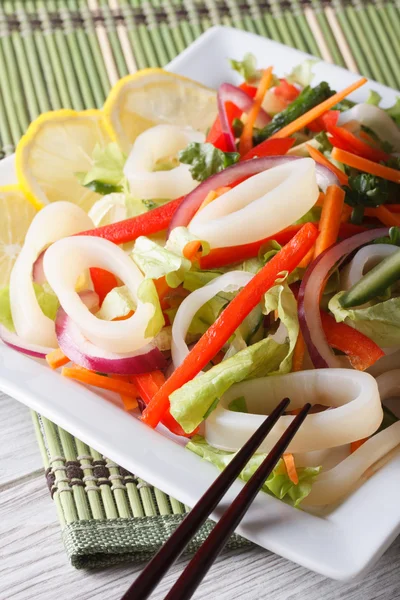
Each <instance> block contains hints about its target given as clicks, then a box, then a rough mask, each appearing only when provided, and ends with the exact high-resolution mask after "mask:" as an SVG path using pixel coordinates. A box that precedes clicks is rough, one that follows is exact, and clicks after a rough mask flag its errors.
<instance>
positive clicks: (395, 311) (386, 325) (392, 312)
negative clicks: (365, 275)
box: [328, 292, 400, 348]
mask: <svg viewBox="0 0 400 600" xmlns="http://www.w3.org/2000/svg"><path fill="white" fill-rule="evenodd" d="M343 294H344V292H339V293H338V294H336V295H335V296H334V297H333V298H332V299H331V300H330V302H329V305H328V308H329V310H330V311H331V312H332V314H333V315H334V317H335V319H336V321H337V322H338V323H340V322H342V321H345V322H346V323H347V325H350V326H351V327H354V329H357V330H358V331H360V332H361V333H363V334H364V335H366V336H367V337H369V338H371V340H373V341H374V342H375V343H376V344H378V346H381V347H382V348H392V347H394V346H398V345H400V297H397V298H390V300H385V301H384V302H378V303H377V304H374V305H372V306H368V307H366V308H353V309H345V308H343V307H342V306H341V304H340V297H341V296H342V295H343Z"/></svg>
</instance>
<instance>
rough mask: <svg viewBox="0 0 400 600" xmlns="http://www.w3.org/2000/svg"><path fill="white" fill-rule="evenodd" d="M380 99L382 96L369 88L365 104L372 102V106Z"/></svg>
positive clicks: (377, 104)
mask: <svg viewBox="0 0 400 600" xmlns="http://www.w3.org/2000/svg"><path fill="white" fill-rule="evenodd" d="M381 100H382V96H381V95H380V94H378V92H376V91H375V90H369V94H368V98H367V99H366V101H365V103H366V104H373V105H374V106H379V103H380V101H381Z"/></svg>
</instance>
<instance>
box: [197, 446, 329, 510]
mask: <svg viewBox="0 0 400 600" xmlns="http://www.w3.org/2000/svg"><path fill="white" fill-rule="evenodd" d="M186 448H187V449H188V450H191V451H192V452H194V453H195V454H197V455H198V456H201V458H204V460H207V461H208V462H210V463H212V464H213V465H215V466H216V467H218V469H220V470H221V471H223V470H224V469H225V467H226V466H227V465H228V464H229V463H230V462H231V460H232V459H233V457H234V456H235V454H236V453H235V452H226V451H224V450H219V449H218V448H214V447H213V446H210V444H208V443H207V441H206V440H205V439H204V438H203V437H201V436H200V435H195V436H194V437H193V438H192V439H191V440H190V441H189V442H188V444H187V445H186ZM266 456H267V455H266V454H254V456H252V457H251V459H250V460H249V462H248V463H247V465H246V466H245V468H244V469H243V471H242V472H241V473H240V475H239V477H240V479H242V480H243V481H248V480H249V479H250V477H251V476H252V475H253V474H254V473H255V472H256V470H257V469H258V467H259V466H260V465H261V463H262V462H263V460H264V459H265V457H266ZM320 472H321V467H299V468H298V469H297V473H298V476H299V483H298V484H297V485H296V484H294V483H293V482H292V481H290V479H289V477H288V475H287V471H286V468H285V465H284V462H283V460H282V459H280V460H279V462H278V464H277V465H276V467H275V469H274V470H273V471H272V473H271V475H270V476H269V477H268V479H267V480H266V481H265V483H264V485H263V487H262V489H263V491H264V492H267V494H270V495H272V496H275V497H276V498H279V499H280V500H284V501H285V502H287V503H288V504H291V505H292V506H299V505H300V503H301V502H302V500H304V498H306V497H307V496H308V494H309V493H310V492H311V488H312V485H313V483H314V481H315V480H316V478H317V476H318V475H319V473H320Z"/></svg>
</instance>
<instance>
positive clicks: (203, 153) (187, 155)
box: [178, 142, 240, 181]
mask: <svg viewBox="0 0 400 600" xmlns="http://www.w3.org/2000/svg"><path fill="white" fill-rule="evenodd" d="M178 157H179V160H180V162H181V163H184V164H186V165H190V169H189V170H190V173H191V175H192V177H193V179H196V181H204V180H205V179H207V178H208V177H210V176H211V175H214V174H215V173H219V172H220V171H222V170H223V169H226V167H230V166H231V165H233V164H235V163H236V162H238V160H239V158H240V154H239V153H238V152H223V151H222V150H219V149H218V148H216V147H215V146H213V144H209V143H205V144H200V143H199V142H191V143H190V144H189V145H188V146H187V147H186V148H185V149H184V150H181V151H180V152H179V154H178Z"/></svg>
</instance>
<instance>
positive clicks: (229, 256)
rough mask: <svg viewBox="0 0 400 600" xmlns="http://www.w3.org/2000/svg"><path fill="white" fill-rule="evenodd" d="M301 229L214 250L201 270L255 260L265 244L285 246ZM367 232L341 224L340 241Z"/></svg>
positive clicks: (203, 261) (347, 224) (290, 228)
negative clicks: (273, 242)
mask: <svg viewBox="0 0 400 600" xmlns="http://www.w3.org/2000/svg"><path fill="white" fill-rule="evenodd" d="M315 225H318V223H315ZM301 227H302V226H301V225H291V226H290V227H286V229H282V231H278V232H277V233H275V234H274V235H271V236H269V237H266V238H264V239H262V240H258V241H257V242H252V243H251V244H242V245H240V246H229V247H227V248H214V249H213V250H211V252H210V253H209V254H207V256H202V257H201V258H200V261H199V262H200V268H201V269H204V270H208V269H217V268H218V267H225V266H226V265H232V264H233V263H236V262H243V261H244V260H248V259H249V258H254V257H255V256H257V255H258V252H259V250H260V248H261V246H263V244H266V243H267V242H270V241H272V240H275V241H276V242H278V244H281V246H283V245H284V244H287V243H288V242H289V241H290V240H291V239H292V238H293V236H294V235H295V234H296V233H297V232H298V231H300V229H301ZM365 230H366V227H363V226H362V225H353V224H352V223H341V224H340V227H339V236H338V237H339V238H340V239H345V238H348V237H351V236H352V235H355V234H356V233H361V231H365Z"/></svg>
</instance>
